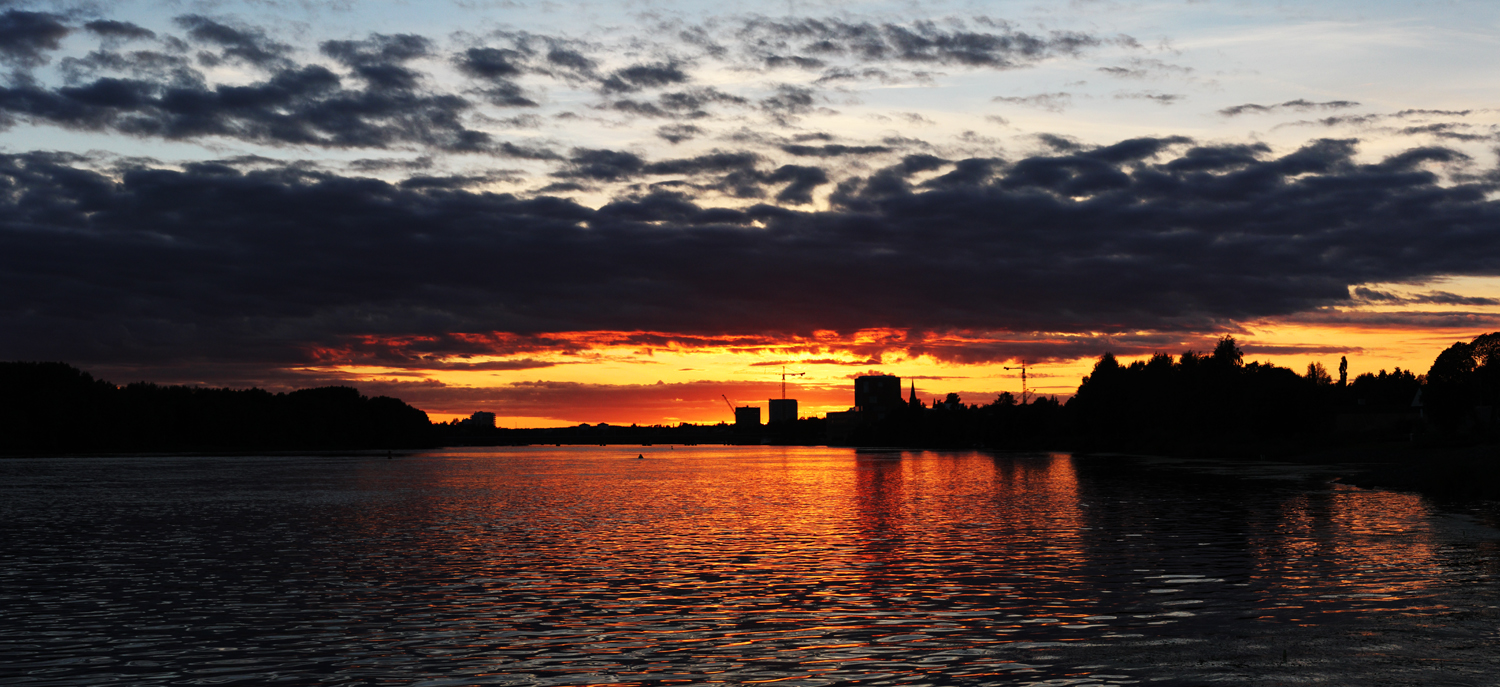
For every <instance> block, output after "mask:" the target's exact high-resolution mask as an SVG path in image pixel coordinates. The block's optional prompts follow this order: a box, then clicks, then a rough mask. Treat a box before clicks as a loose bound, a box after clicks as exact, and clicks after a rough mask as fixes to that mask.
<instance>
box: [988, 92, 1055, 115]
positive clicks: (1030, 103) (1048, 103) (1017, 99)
mask: <svg viewBox="0 0 1500 687" xmlns="http://www.w3.org/2000/svg"><path fill="white" fill-rule="evenodd" d="M990 102H996V103H1010V104H1012V105H1021V106H1024V107H1032V108H1036V109H1038V110H1046V111H1048V112H1062V111H1063V110H1065V109H1067V108H1068V106H1069V105H1072V104H1073V94H1071V93H1063V92H1058V93H1038V94H1036V95H1027V96H995V97H994V98H990Z"/></svg>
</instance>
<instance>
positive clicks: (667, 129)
mask: <svg viewBox="0 0 1500 687" xmlns="http://www.w3.org/2000/svg"><path fill="white" fill-rule="evenodd" d="M703 133H704V131H703V129H701V128H699V127H696V126H693V125H692V124H664V125H662V126H659V127H656V136H657V137H658V138H660V139H662V140H664V141H666V142H668V143H671V144H673V145H676V144H678V143H682V142H683V141H691V140H693V139H695V138H697V137H699V136H702V135H703Z"/></svg>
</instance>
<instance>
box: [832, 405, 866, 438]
mask: <svg viewBox="0 0 1500 687" xmlns="http://www.w3.org/2000/svg"><path fill="white" fill-rule="evenodd" d="M858 427H859V412H858V411H854V410H842V411H836V412H832V413H829V414H828V443H829V444H831V445H835V446H837V445H839V444H847V443H849V440H850V439H851V438H853V436H854V430H855V429H857V428H858Z"/></svg>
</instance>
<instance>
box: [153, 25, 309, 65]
mask: <svg viewBox="0 0 1500 687" xmlns="http://www.w3.org/2000/svg"><path fill="white" fill-rule="evenodd" d="M172 21H173V23H175V24H177V25H178V26H180V27H182V28H184V29H187V32H188V36H189V37H191V38H192V39H194V40H196V41H198V42H199V43H206V44H211V45H216V46H219V47H220V48H222V52H220V53H219V54H217V55H215V54H213V53H209V52H200V53H198V61H199V62H202V63H204V64H206V65H208V66H215V65H218V64H220V63H223V62H226V61H230V62H241V63H244V64H249V65H253V66H256V67H261V68H266V69H271V68H278V67H284V66H286V65H287V64H289V60H288V58H287V55H289V54H290V53H291V52H292V47H291V46H290V45H287V44H285V43H281V42H278V41H275V40H272V39H271V38H269V37H268V36H266V34H265V32H264V31H261V30H260V29H258V28H254V27H245V26H240V27H234V26H230V25H228V24H221V23H219V22H217V21H214V20H213V19H210V18H208V17H205V16H203V15H199V14H184V15H182V16H180V17H177V18H175V19H173V20H172Z"/></svg>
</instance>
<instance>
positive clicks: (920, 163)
mask: <svg viewBox="0 0 1500 687" xmlns="http://www.w3.org/2000/svg"><path fill="white" fill-rule="evenodd" d="M100 97H103V96H100ZM121 97H127V96H121ZM1355 152H1356V151H1355V145H1354V142H1352V141H1338V140H1324V141H1316V142H1314V143H1312V144H1309V145H1307V146H1305V147H1304V148H1302V149H1300V150H1296V151H1293V152H1290V153H1287V154H1282V155H1274V154H1272V152H1271V151H1269V150H1268V149H1267V148H1265V147H1264V146H1262V145H1250V146H1215V145H1196V146H1195V145H1193V143H1192V142H1190V141H1188V140H1186V139H1182V138H1140V139H1132V140H1128V141H1122V142H1120V143H1117V144H1114V145H1110V146H1101V147H1091V146H1085V145H1081V144H1072V145H1071V146H1070V147H1067V148H1065V149H1058V150H1056V151H1055V152H1054V153H1052V154H1048V155H1041V156H1033V157H1027V158H1021V159H1018V160H1015V161H1004V160H997V159H990V158H981V159H966V160H957V161H948V160H943V159H940V158H936V157H932V156H925V155H911V156H907V157H905V158H903V159H902V160H901V161H900V162H899V163H897V164H894V165H891V166H889V167H886V168H883V169H881V170H877V171H876V172H874V173H872V174H870V175H869V176H868V177H865V178H855V179H852V180H846V181H845V182H842V183H840V184H839V185H838V187H837V188H836V189H834V192H833V194H832V195H831V196H830V199H829V207H828V208H827V209H824V210H818V211H796V210H791V209H787V208H784V207H774V206H769V205H752V206H749V207H741V208H713V207H706V206H703V205H700V204H699V203H698V202H697V201H695V200H694V199H693V198H692V197H691V196H688V195H685V194H681V193H670V192H663V191H657V192H653V193H650V194H647V195H644V196H640V197H632V198H621V199H617V200H615V201H614V202H611V203H609V204H607V205H605V206H604V207H601V208H600V209H598V210H591V209H589V208H586V207H583V206H580V205H578V204H576V203H574V202H572V201H569V200H565V199H560V198H552V197H547V196H541V197H537V198H532V199H524V198H518V197H514V196H510V195H505V194H495V193H483V192H478V191H470V190H466V189H467V187H469V186H470V185H471V184H472V183H477V182H478V181H481V180H478V179H474V178H465V177H427V178H415V179H413V180H410V181H409V182H408V183H405V184H397V185H393V184H389V183H385V182H382V181H378V180H373V179H363V178H351V177H343V176H339V175H335V174H329V173H324V172H316V171H312V170H309V169H295V168H270V169H260V170H258V171H249V172H242V171H240V170H238V169H236V168H235V167H234V166H230V165H224V164H203V165H198V166H194V167H190V168H188V169H185V170H183V171H172V170H166V169H159V168H153V167H150V166H134V167H131V166H126V167H123V168H121V169H119V170H118V172H117V173H116V174H115V175H113V176H105V175H102V174H99V173H96V172H93V171H89V169H87V168H86V167H85V165H86V164H87V160H85V159H83V158H79V157H76V156H74V157H69V156H60V155H48V154H40V153H33V154H24V155H9V156H5V157H3V158H0V191H3V192H0V205H3V207H0V352H3V355H4V357H8V358H37V357H42V358H48V359H55V358H59V357H61V358H66V359H70V360H76V361H94V360H98V361H109V360H124V359H129V360H135V361H149V360H168V359H172V360H177V359H184V358H185V357H193V356H205V355H207V356H216V357H219V358H223V359H228V360H257V361H263V362H270V363H272V364H284V365H295V364H304V363H305V362H306V361H307V360H308V359H309V356H316V355H318V354H317V351H318V350H322V349H324V348H328V349H330V350H332V349H339V348H340V347H344V348H347V347H348V340H349V337H366V338H367V339H368V338H370V337H374V338H377V339H378V338H380V337H382V336H407V337H410V336H437V335H440V334H444V333H448V334H451V333H453V332H492V331H507V332H520V333H544V332H566V331H578V330H616V331H648V332H669V333H670V332H679V333H699V334H708V333H715V332H728V333H742V334H752V333H767V334H768V333H774V332H784V333H798V332H801V333H807V332H813V331H818V330H832V331H853V330H857V329H863V328H872V327H892V328H901V329H909V330H941V331H947V330H981V331H1044V332H1074V333H1076V334H1077V335H1078V336H1080V337H1085V335H1086V336H1087V337H1093V336H1098V335H1099V333H1110V332H1115V333H1118V334H1119V335H1123V334H1124V333H1129V332H1139V331H1150V330H1156V331H1162V332H1174V331H1175V332H1184V333H1188V332H1198V331H1204V330H1214V329H1220V328H1222V327H1224V326H1226V325H1227V324H1228V323H1231V322H1233V321H1242V320H1246V319H1254V318H1269V317H1293V318H1295V317H1304V316H1306V317H1322V318H1325V319H1327V318H1330V317H1346V316H1345V315H1336V314H1330V313H1326V312H1323V311H1321V310H1319V309H1320V308H1324V307H1325V306H1329V305H1337V304H1351V303H1356V302H1374V301H1372V300H1370V299H1372V298H1374V299H1378V298H1380V296H1379V295H1378V294H1375V293H1374V292H1369V293H1367V294H1366V295H1364V296H1360V295H1359V293H1358V292H1356V294H1355V297H1354V298H1351V294H1350V288H1351V287H1353V286H1356V285H1360V284H1369V283H1381V282H1411V281H1416V280H1421V279H1423V278H1428V277H1432V276H1436V275H1454V274H1470V275H1496V274H1500V231H1497V230H1496V227H1500V207H1497V205H1496V204H1495V203H1494V202H1492V201H1489V200H1487V199H1486V198H1487V194H1488V193H1489V192H1491V191H1492V190H1493V189H1492V188H1491V187H1489V186H1482V185H1477V184H1474V183H1454V182H1452V181H1451V180H1444V179H1442V178H1440V177H1438V176H1437V175H1435V174H1433V173H1431V172H1429V171H1426V170H1424V169H1423V168H1422V164H1421V163H1423V162H1424V161H1445V160H1447V161H1452V160H1460V159H1462V156H1461V155H1459V154H1457V153H1454V152H1453V151H1447V150H1445V149H1442V148H1422V149H1414V150H1412V151H1408V152H1406V153H1402V154H1400V155H1395V156H1392V157H1390V158H1388V159H1386V160H1383V161H1381V162H1377V163H1373V164H1366V163H1361V162H1359V161H1357V160H1356V159H1355ZM757 162H758V160H757V159H755V158H754V156H751V155H748V154H745V153H742V152H740V151H720V152H716V153H711V154H706V155H702V156H697V157H685V158H680V159H675V160H661V161H656V162H652V161H648V160H645V159H643V158H641V157H640V156H639V155H637V154H634V153H630V152H624V151H615V150H603V149H576V150H574V151H573V152H572V153H571V156H570V158H569V159H568V160H567V162H566V165H565V167H564V170H563V171H562V172H561V173H562V174H564V175H566V176H567V177H570V178H572V179H575V180H577V181H579V182H585V183H587V182H597V181H616V180H623V179H631V178H637V177H640V176H642V175H668V174H682V175H688V176H690V177H696V176H704V175H707V176H714V175H720V174H723V175H725V177H724V178H726V179H727V178H728V177H731V176H736V175H738V177H739V178H740V179H742V180H744V183H746V184H747V185H748V186H749V187H751V188H752V189H753V188H764V187H770V186H777V185H783V184H784V186H783V187H782V189H781V191H780V193H779V196H778V199H779V200H780V201H781V202H782V203H785V204H798V203H806V202H808V201H809V200H810V199H811V194H812V190H813V189H816V188H818V187H819V186H822V185H824V184H827V183H830V182H829V180H828V175H827V173H826V172H825V171H824V170H821V169H819V168H816V167H800V166H785V167H781V168H778V169H776V170H774V171H771V172H766V171H759V170H757V169H756V164H757ZM372 164H373V166H375V167H379V166H381V165H380V164H374V163H372ZM919 174H922V175H934V176H931V177H930V178H928V180H927V181H924V182H922V183H921V184H919V185H917V184H914V182H913V179H914V178H916V175H919ZM1360 298H1363V299H1364V300H1363V301H1358V300H1357V299H1360ZM1403 298H1414V299H1417V300H1412V301H1410V302H1412V303H1443V304H1451V305H1479V304H1480V303H1478V302H1477V301H1472V300H1464V299H1463V298H1462V297H1456V296H1452V295H1451V294H1444V293H1442V292H1434V293H1430V294H1423V295H1417V296H1403ZM1455 299H1457V300H1455ZM1484 304H1485V305H1488V304H1489V303H1487V302H1486V303H1484ZM1442 317H1445V318H1447V320H1448V321H1452V320H1455V318H1457V319H1462V318H1459V317H1458V316H1457V315H1453V314H1444V315H1442ZM1111 336H1115V334H1111ZM918 343H919V342H918V341H917V340H915V339H913V340H912V341H911V342H909V344H908V345H909V346H917V345H918ZM920 343H921V345H922V346H926V347H928V348H931V349H932V352H933V353H932V354H933V355H941V356H946V358H945V359H952V360H958V359H964V360H970V359H972V360H978V359H990V360H1000V359H1005V358H1006V357H1007V356H1010V355H1012V354H1014V350H1012V348H1013V347H1012V348H1005V347H998V348H994V347H992V348H985V347H984V346H981V345H979V344H963V343H959V344H950V343H941V342H938V341H937V340H926V339H924V340H922V341H921V342H920ZM1037 345H1038V346H1042V345H1043V344H1041V343H1038V344H1037ZM1059 345H1060V344H1059ZM1090 345H1092V344H1090ZM1142 345H1144V344H1142ZM976 346H977V347H976ZM1079 346H1081V347H1080V348H1078V351H1073V350H1072V349H1067V355H1069V356H1071V355H1073V354H1074V353H1078V352H1080V351H1081V352H1082V353H1081V354H1094V353H1096V352H1097V351H1096V350H1093V349H1090V350H1087V351H1085V350H1084V349H1085V348H1087V346H1086V345H1083V344H1079ZM1064 348H1066V347H1064ZM924 350H925V349H924ZM1055 350H1062V349H1055ZM1122 350H1123V349H1122ZM986 356H988V357H986Z"/></svg>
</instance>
